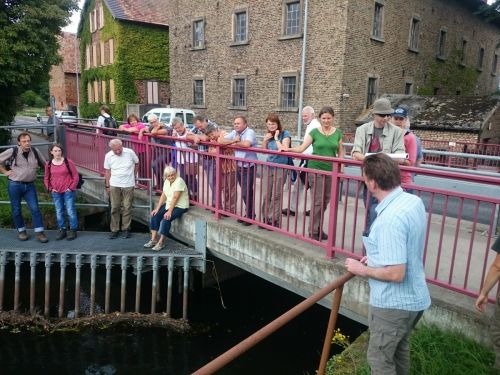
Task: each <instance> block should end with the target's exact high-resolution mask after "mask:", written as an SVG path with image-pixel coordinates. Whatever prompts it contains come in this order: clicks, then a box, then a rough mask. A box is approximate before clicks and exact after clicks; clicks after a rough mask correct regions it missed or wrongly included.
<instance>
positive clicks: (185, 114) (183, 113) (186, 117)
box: [142, 107, 195, 129]
mask: <svg viewBox="0 0 500 375" xmlns="http://www.w3.org/2000/svg"><path fill="white" fill-rule="evenodd" d="M152 114H155V115H156V116H157V117H158V120H160V122H163V123H164V124H165V125H168V126H172V119H173V118H174V117H179V118H180V119H181V120H182V122H183V123H184V124H185V125H186V127H187V128H189V129H192V128H193V127H194V126H193V117H194V116H195V114H194V112H193V111H191V110H190V109H184V108H169V107H166V108H153V109H151V110H149V111H148V112H146V114H145V115H144V116H142V122H143V123H145V124H147V123H148V116H149V115H152Z"/></svg>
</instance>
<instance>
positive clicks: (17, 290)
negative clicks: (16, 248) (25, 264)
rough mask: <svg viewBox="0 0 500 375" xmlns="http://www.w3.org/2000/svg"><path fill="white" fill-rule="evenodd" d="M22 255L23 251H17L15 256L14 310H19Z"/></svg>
mask: <svg viewBox="0 0 500 375" xmlns="http://www.w3.org/2000/svg"><path fill="white" fill-rule="evenodd" d="M21 257H22V253H16V255H15V257H14V265H15V275H14V312H16V313H17V312H18V311H19V294H20V292H21V291H20V288H21Z"/></svg>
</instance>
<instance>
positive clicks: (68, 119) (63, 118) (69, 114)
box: [54, 111, 78, 123]
mask: <svg viewBox="0 0 500 375" xmlns="http://www.w3.org/2000/svg"><path fill="white" fill-rule="evenodd" d="M54 114H55V115H56V117H57V118H58V119H59V121H60V122H64V123H75V122H78V120H77V118H76V115H75V112H73V111H55V112H54Z"/></svg>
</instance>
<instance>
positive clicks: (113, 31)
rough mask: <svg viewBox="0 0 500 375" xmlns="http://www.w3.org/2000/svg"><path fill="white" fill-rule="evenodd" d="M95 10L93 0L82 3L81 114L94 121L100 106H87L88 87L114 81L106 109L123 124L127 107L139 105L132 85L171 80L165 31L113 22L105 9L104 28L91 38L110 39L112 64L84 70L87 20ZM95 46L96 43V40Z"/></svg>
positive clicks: (128, 23)
mask: <svg viewBox="0 0 500 375" xmlns="http://www.w3.org/2000/svg"><path fill="white" fill-rule="evenodd" d="M103 4H104V2H103ZM94 8H95V0H91V1H86V2H85V4H84V7H83V10H82V15H83V16H82V17H83V18H82V21H81V22H80V29H79V38H80V56H81V61H80V64H81V67H82V75H81V82H82V83H81V84H82V92H83V95H82V101H81V103H80V113H81V116H82V117H84V118H95V117H97V116H98V114H99V107H100V106H101V105H102V104H103V103H88V102H87V99H88V92H87V84H88V83H89V82H94V81H95V80H101V81H103V82H106V84H107V83H108V82H109V80H110V79H113V80H114V86H115V103H109V86H107V87H106V96H107V99H106V102H107V103H106V105H108V106H109V107H110V109H111V113H112V114H113V117H115V118H117V119H118V120H123V117H124V116H125V111H126V107H127V103H139V96H138V93H137V90H136V89H135V85H134V81H136V80H157V81H160V82H168V81H169V80H170V72H169V44H168V29H167V28H166V27H161V26H156V25H147V24H139V23H133V22H127V21H120V20H115V19H114V18H113V16H112V15H111V13H110V12H109V10H108V9H107V8H106V6H104V26H103V28H102V29H99V30H97V31H95V32H94V34H96V35H97V37H98V41H102V42H105V41H107V40H109V39H110V38H113V40H114V63H113V64H112V65H105V66H98V67H92V68H90V69H85V62H86V56H85V53H86V46H87V45H91V43H92V34H91V33H90V23H89V17H90V13H91V11H92V10H94ZM94 42H96V39H95V36H94Z"/></svg>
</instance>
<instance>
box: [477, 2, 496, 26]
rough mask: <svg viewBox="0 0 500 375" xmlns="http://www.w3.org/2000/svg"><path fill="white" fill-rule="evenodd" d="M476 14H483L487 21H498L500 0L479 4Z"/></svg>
mask: <svg viewBox="0 0 500 375" xmlns="http://www.w3.org/2000/svg"><path fill="white" fill-rule="evenodd" d="M476 14H479V15H481V16H484V17H485V18H486V19H487V20H488V21H500V0H495V1H493V2H492V3H491V4H489V5H487V4H484V5H481V6H480V7H479V9H478V10H477V12H476Z"/></svg>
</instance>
